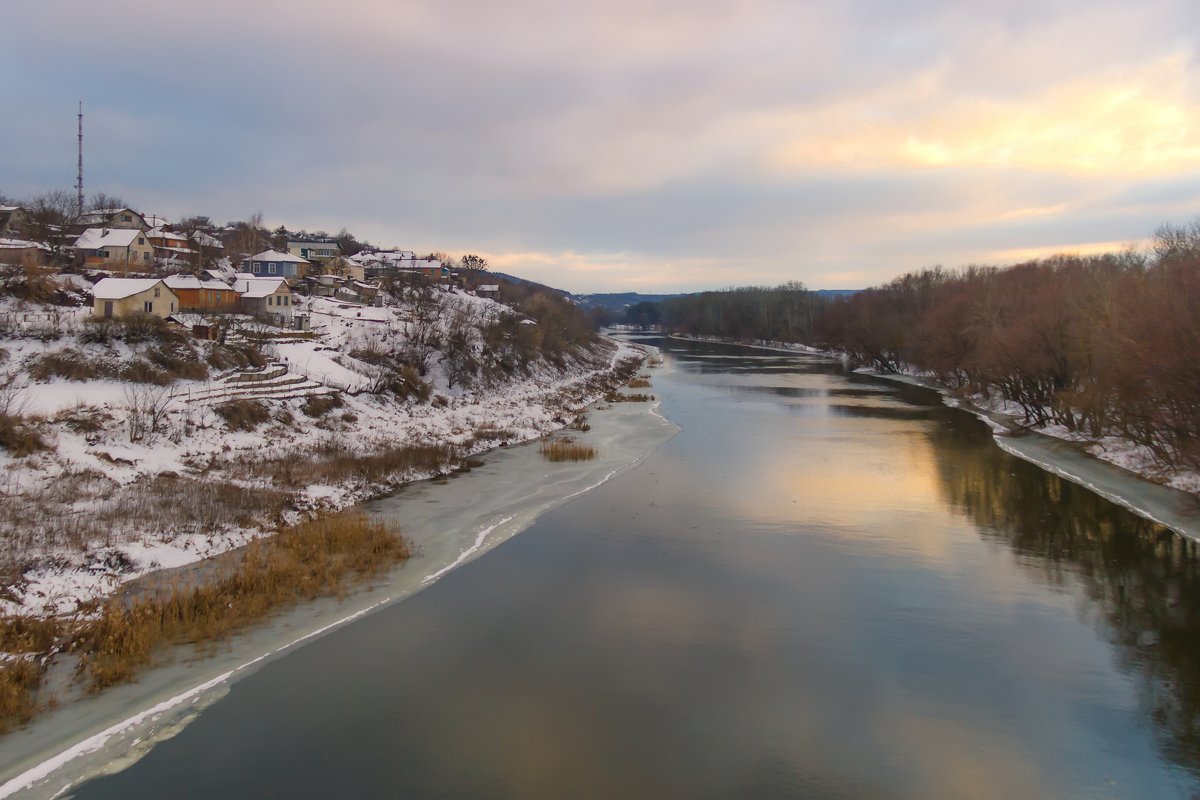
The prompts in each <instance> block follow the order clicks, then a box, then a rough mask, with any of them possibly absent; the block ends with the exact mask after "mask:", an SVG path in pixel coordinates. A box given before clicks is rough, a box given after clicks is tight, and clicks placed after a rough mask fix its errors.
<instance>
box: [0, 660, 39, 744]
mask: <svg viewBox="0 0 1200 800" xmlns="http://www.w3.org/2000/svg"><path fill="white" fill-rule="evenodd" d="M45 672H46V668H45V667H44V666H43V665H42V663H41V662H40V661H38V660H35V659H32V658H25V657H20V658H14V659H10V660H7V661H4V662H0V733H3V732H5V731H8V730H10V729H11V728H15V727H18V726H20V725H24V724H25V723H26V722H28V721H29V720H31V719H32V718H33V715H34V714H35V713H37V700H36V692H37V688H38V686H39V685H40V684H41V682H42V676H43V675H44V674H45Z"/></svg>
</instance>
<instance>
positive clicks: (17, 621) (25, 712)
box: [0, 617, 62, 733]
mask: <svg viewBox="0 0 1200 800" xmlns="http://www.w3.org/2000/svg"><path fill="white" fill-rule="evenodd" d="M61 635H62V623H61V622H59V621H58V620H56V619H40V618H38V617H4V618H2V619H0V652H3V653H6V654H9V656H10V657H9V658H8V659H7V660H5V661H0V733H3V732H4V731H7V730H9V729H10V728H14V727H16V726H18V725H24V724H25V723H26V722H28V721H29V720H30V719H32V717H33V715H34V714H35V713H36V712H37V700H36V692H37V688H38V686H39V685H40V684H41V682H42V676H43V675H44V674H45V672H46V668H45V666H44V664H43V662H42V660H40V659H38V658H36V657H34V656H35V655H36V654H40V653H47V652H49V651H50V650H51V648H53V647H54V645H55V642H57V641H58V638H59V637H60V636H61Z"/></svg>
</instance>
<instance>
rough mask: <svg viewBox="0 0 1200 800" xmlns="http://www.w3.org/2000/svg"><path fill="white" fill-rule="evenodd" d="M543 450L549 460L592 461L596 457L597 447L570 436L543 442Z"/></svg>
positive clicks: (543, 456)
mask: <svg viewBox="0 0 1200 800" xmlns="http://www.w3.org/2000/svg"><path fill="white" fill-rule="evenodd" d="M541 450H542V458H544V459H546V460H547V461H555V462H557V461H591V460H592V459H593V458H595V457H596V448H594V447H592V446H590V445H586V444H579V443H578V442H576V441H575V440H574V439H570V438H566V439H556V440H555V441H552V442H542V448H541Z"/></svg>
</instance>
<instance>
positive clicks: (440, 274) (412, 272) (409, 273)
mask: <svg viewBox="0 0 1200 800" xmlns="http://www.w3.org/2000/svg"><path fill="white" fill-rule="evenodd" d="M403 264H404V266H402V267H398V268H397V270H396V272H397V274H398V275H399V276H400V277H421V278H426V279H428V280H431V281H440V280H442V279H443V278H444V279H447V280H448V279H449V278H450V270H449V269H447V268H446V267H443V266H442V264H441V262H440V261H438V260H436V259H433V258H418V259H412V260H409V261H405V262H403Z"/></svg>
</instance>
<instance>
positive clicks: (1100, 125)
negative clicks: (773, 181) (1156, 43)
mask: <svg viewBox="0 0 1200 800" xmlns="http://www.w3.org/2000/svg"><path fill="white" fill-rule="evenodd" d="M944 75H945V73H944V72H940V71H935V72H932V73H929V74H925V75H922V76H919V77H918V78H916V79H914V80H913V81H912V82H910V83H909V84H908V85H906V86H902V87H899V88H898V89H894V90H885V91H884V92H882V93H880V94H879V96H875V97H871V98H863V99H862V102H855V103H853V104H849V105H842V106H839V107H836V108H831V109H827V110H821V111H817V112H815V113H813V114H811V115H799V116H798V117H796V118H795V119H794V123H795V124H796V126H797V127H803V128H805V129H806V133H805V135H804V136H803V137H802V138H797V137H791V138H790V139H789V141H787V142H786V143H785V144H783V145H781V146H779V147H778V148H776V149H774V150H773V151H772V152H771V153H770V155H769V157H768V163H769V165H771V166H773V167H776V168H785V169H791V170H794V169H819V168H830V167H837V168H839V169H847V168H848V169H878V168H909V169H913V168H939V167H1017V168H1021V169H1031V170H1045V171H1052V172H1065V173H1075V174H1102V175H1117V176H1127V177H1128V176H1153V175H1163V174H1168V173H1172V172H1176V171H1180V170H1184V169H1192V168H1196V167H1198V166H1200V107H1198V106H1197V104H1196V103H1195V102H1194V101H1193V99H1192V92H1191V91H1190V87H1189V81H1188V62H1187V58H1186V57H1185V56H1183V55H1181V54H1176V55H1171V56H1168V57H1166V58H1163V59H1160V60H1159V61H1156V62H1153V63H1150V64H1147V65H1146V66H1145V67H1143V68H1142V69H1141V70H1140V71H1135V72H1134V73H1132V74H1129V73H1124V74H1120V75H1116V74H1109V75H1101V76H1097V77H1094V78H1091V79H1088V80H1083V81H1073V82H1069V83H1064V84H1061V85H1056V86H1051V87H1049V88H1047V89H1046V90H1044V91H1042V92H1040V93H1038V94H1036V95H1033V96H1027V97H1018V98H981V99H976V98H971V99H958V100H950V101H944V100H943V101H941V102H933V98H936V97H937V96H938V95H939V94H940V93H939V92H938V91H937V90H936V84H937V83H939V82H940V81H941V80H942V77H943V76H944ZM931 84H934V87H933V88H931Z"/></svg>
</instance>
